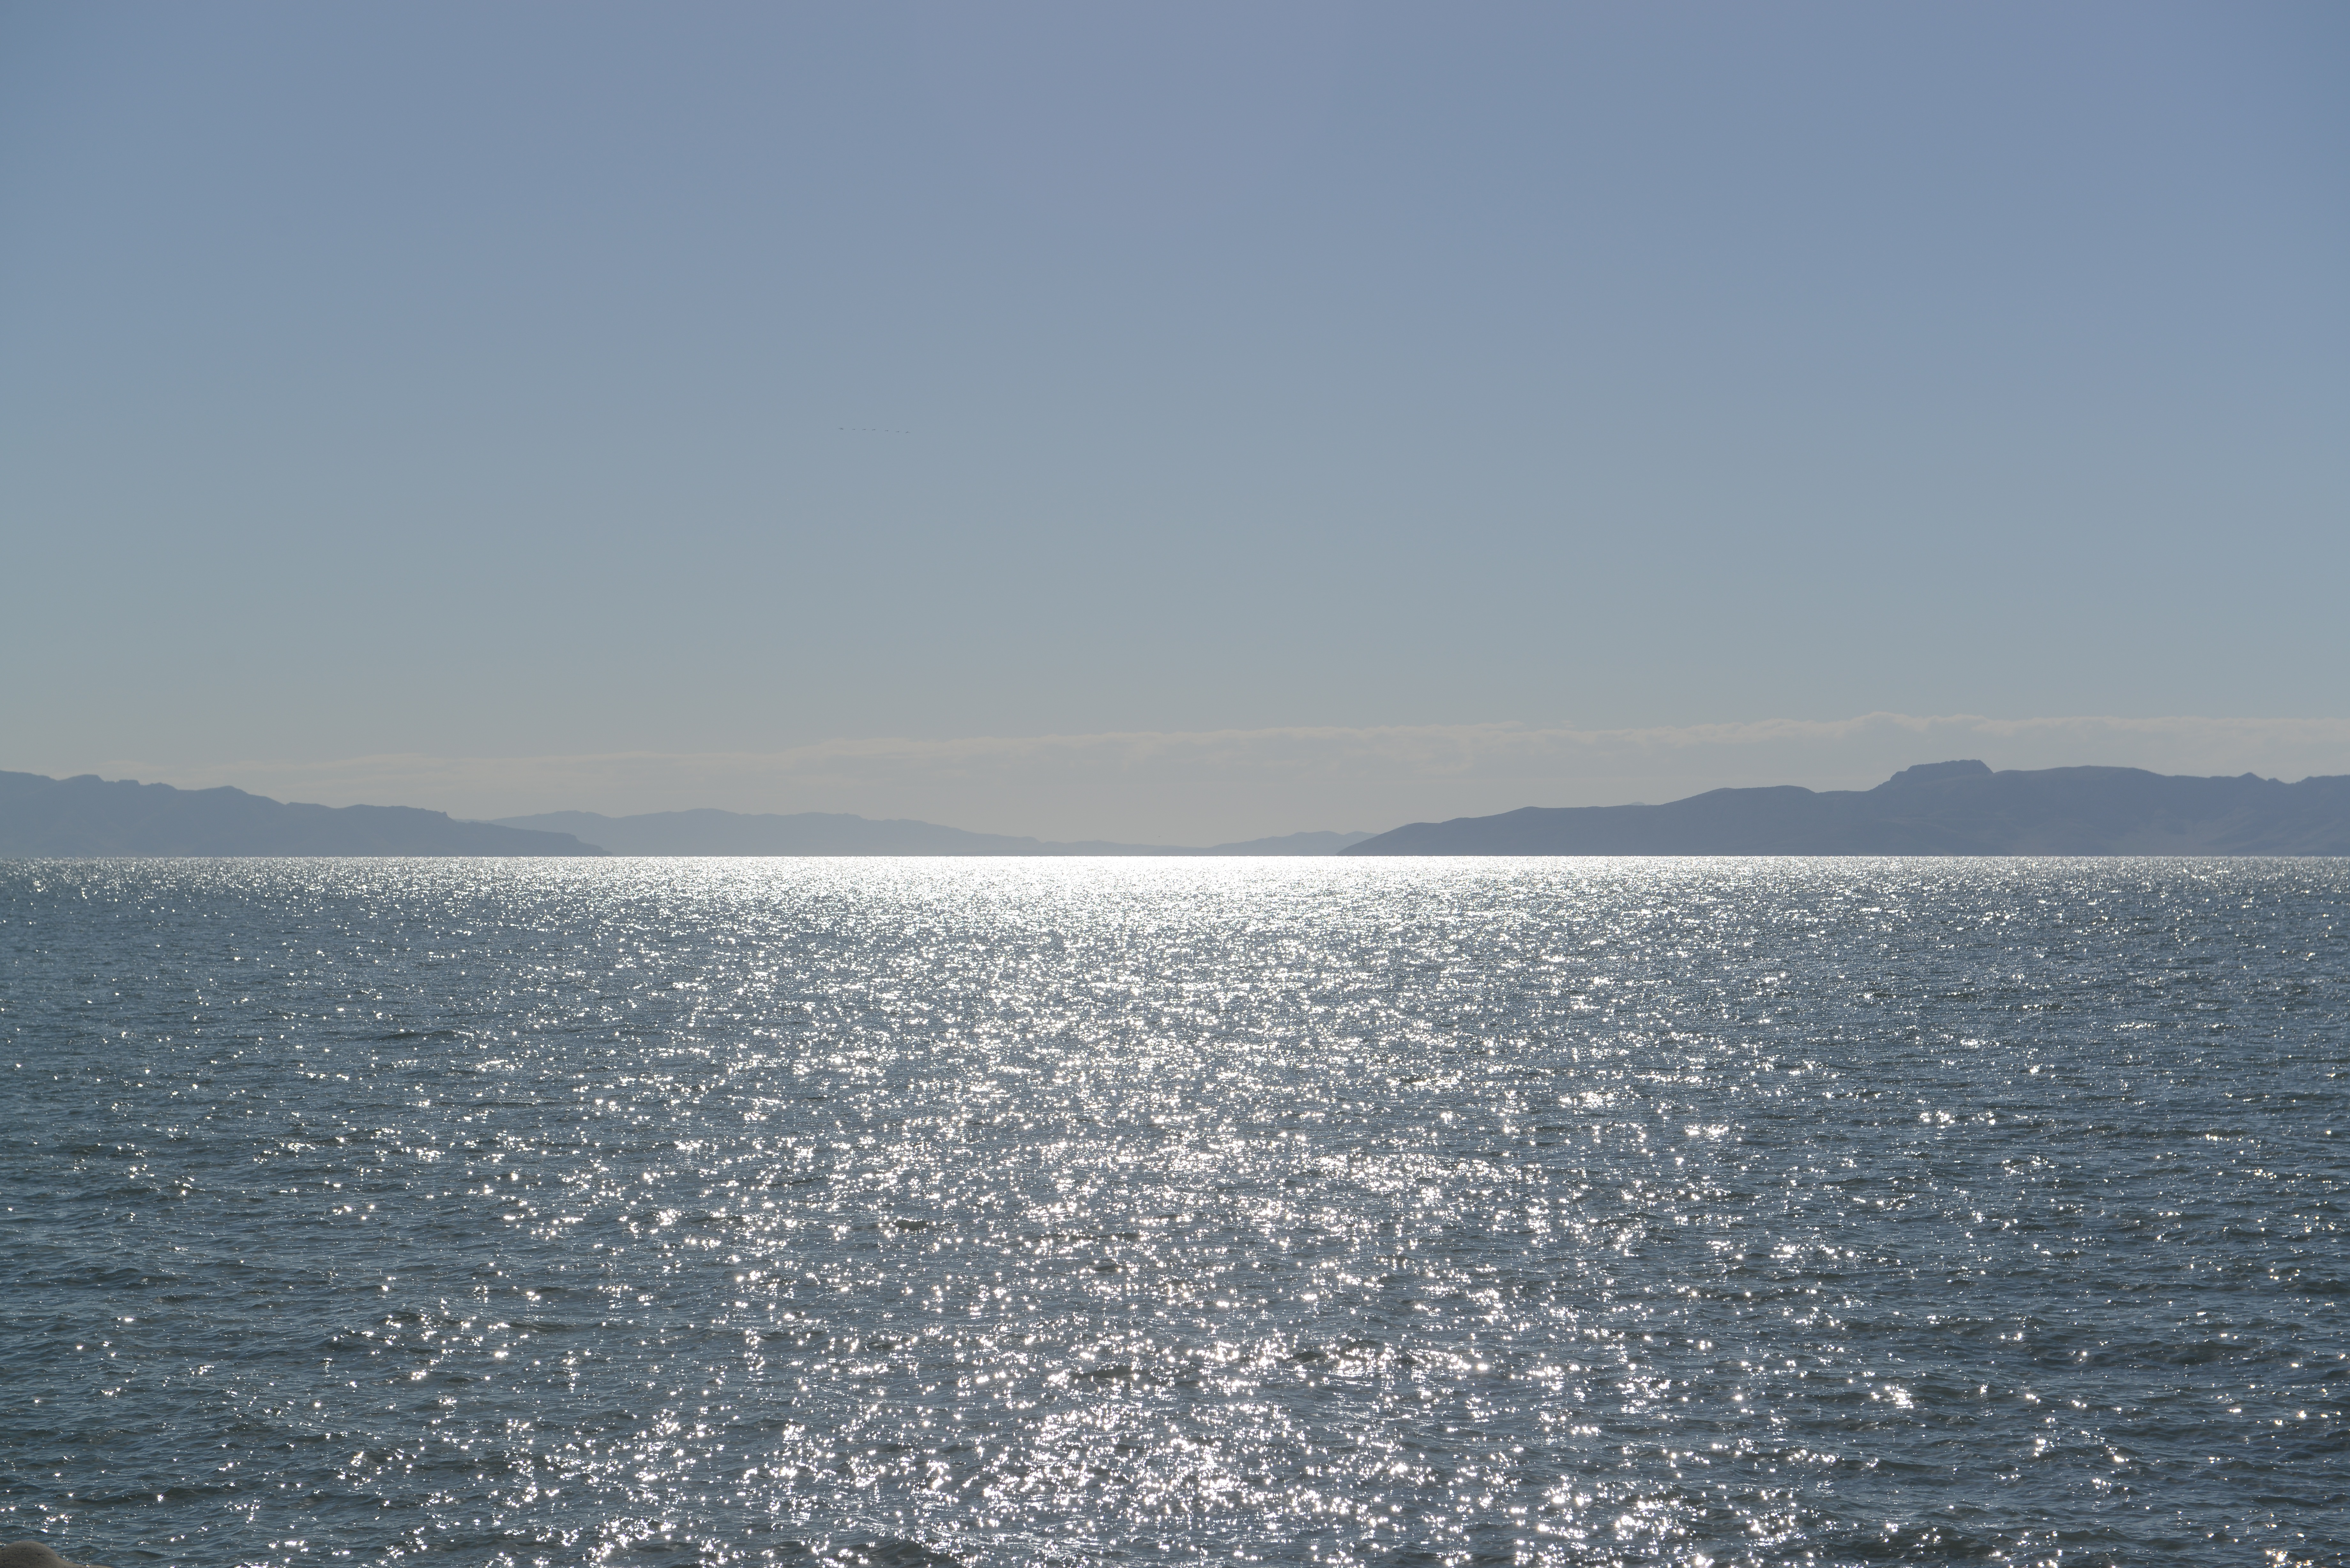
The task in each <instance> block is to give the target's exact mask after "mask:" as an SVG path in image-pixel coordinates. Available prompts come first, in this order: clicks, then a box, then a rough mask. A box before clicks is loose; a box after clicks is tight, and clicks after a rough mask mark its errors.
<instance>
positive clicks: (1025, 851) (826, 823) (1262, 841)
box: [497, 810, 1370, 855]
mask: <svg viewBox="0 0 2350 1568" xmlns="http://www.w3.org/2000/svg"><path fill="white" fill-rule="evenodd" d="M497 826H501V827H519V828H528V829H532V830H534V831H538V832H552V833H564V834H569V835H571V836H574V837H576V838H578V839H581V840H583V841H585V842H587V843H591V844H595V845H598V846H601V847H603V848H605V849H608V850H609V851H611V852H612V853H613V854H615V855H1336V854H1337V853H1338V852H1339V851H1340V850H1342V849H1344V848H1346V847H1347V846H1348V845H1350V844H1359V843H1361V842H1362V841H1363V840H1364V839H1367V838H1368V837H1369V836H1370V835H1369V834H1367V833H1292V834H1288V835H1286V836H1283V837H1280V838H1252V839H1248V840H1246V841H1245V842H1243V843H1239V844H1219V845H1216V846H1213V847H1211V848H1207V849H1196V848H1189V847H1185V846H1178V845H1168V844H1110V843H1106V842H1102V841H1098V840H1087V841H1084V842H1080V843H1073V844H1057V843H1053V842H1050V841H1048V840H1045V839H1037V838H1013V837H1009V836H1005V835H1003V834H1000V833H967V832H965V831H964V830H963V829H962V828H960V827H941V826H938V825H937V824H936V823H931V822H914V821H911V820H909V819H906V818H893V819H890V820H887V821H881V822H875V821H872V820H870V819H869V818H867V817H862V816H846V815H840V814H838V813H837V812H826V811H802V812H794V813H792V814H790V815H773V814H763V815H744V814H742V813H738V812H732V811H707V810H704V811H656V812H651V813H649V814H647V815H642V816H599V815H597V814H596V813H594V812H592V811H550V812H543V813H541V814H540V815H536V816H507V817H501V818H499V819H498V823H497Z"/></svg>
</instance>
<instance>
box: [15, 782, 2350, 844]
mask: <svg viewBox="0 0 2350 1568" xmlns="http://www.w3.org/2000/svg"><path fill="white" fill-rule="evenodd" d="M603 854H615V855H645V856H795V855H801V856H847V855H914V856H1016V855H1037V856H1072V855H1121V856H1138V855H1142V856H1147V855H1166V856H1196V855H1237V856H1300V855H1305V856H1315V855H1336V854H1346V855H2230V856H2242V855H2350V776H2335V777H2321V778H2309V779H2303V780H2302V781H2301V782H2300V783H2298V784H2281V783H2279V782H2278V781H2276V780H2274V779H2263V778H2260V777H2257V776H2255V775H2253V774H2243V775H2241V776H2240V777H2236V778H2188V777H2177V776H2170V775H2165V774H2152V773H2147V772H2145V771H2143V770H2140V769H2137V768H2043V769H2036V770H2028V771H2027V770H2011V771H2009V772H2004V773H1993V772H1992V771H1991V769H1990V768H1989V767H1987V766H1985V765H1984V764H1983V763H1980V762H1953V763H1928V764H1924V765H1921V766H1918V767H1913V768H1909V769H1907V770H1905V771H1903V772H1902V773H1900V774H1896V775H1895V776H1894V777H1892V778H1891V779H1888V780H1887V781H1886V782H1885V783H1884V784H1879V785H1877V787H1876V788H1875V789H1871V790H1830V791H1813V790H1807V789H1802V788H1798V787H1796V786H1794V785H1781V786H1776V787H1770V788H1762V789H1721V790H1712V791H1710V792H1708V793H1706V794H1700V795H1693V796H1690V798H1689V799H1686V800H1679V801H1673V802H1670V803H1669V804H1667V805H1616V806H1580V807H1541V806H1529V807H1527V808H1525V809H1523V810H1521V811H1513V812H1504V813H1503V814H1501V815H1495V816H1480V817H1461V818H1457V819H1455V820H1453V821H1451V822H1443V823H1425V822H1423V823H1413V824H1411V825H1409V826H1404V827H1399V828H1397V829H1395V830H1394V831H1393V832H1390V833H1384V834H1379V835H1377V836H1371V835H1367V834H1361V833H1330V832H1312V833H1296V834H1290V835H1286V836H1281V837H1275V838H1263V839H1253V840H1250V841H1248V842H1245V843H1239V844H1223V845H1215V846H1209V847H1205V848H1200V847H1192V846H1175V845H1136V844H1112V843H1095V842H1081V843H1055V842H1050V841H1045V840H1038V839H1034V838H1023V837H1013V836H1005V835H1001V834H987V833H972V832H967V831H965V830H963V829H961V828H954V827H943V826H938V825H936V824H933V823H927V822H914V821H907V820H892V821H880V822H877V821H872V820H869V819H868V818H865V817H861V816H852V815H842V814H837V813H827V812H801V813H796V814H791V815H743V814H739V813H734V812H724V811H677V812H656V813H650V814H648V815H639V816H623V817H609V816H599V815H596V814H594V813H592V812H550V813H546V814H543V815H536V816H520V817H509V818H506V819H504V820H503V821H500V822H486V823H485V822H464V821H460V820H458V819H456V818H453V817H451V816H449V815H446V814H445V813H442V812H437V811H422V810H419V809H416V808H414V807H411V806H378V805H353V806H342V807H329V806H323V805H287V804H284V803H281V802H278V801H274V800H270V799H268V798H266V797H265V796H262V795H255V794H246V793H245V792H244V791H243V790H236V789H227V788H222V789H206V790H182V789H175V788H173V787H172V786H171V785H169V784H138V783H134V782H132V781H130V780H120V781H111V782H109V781H106V780H101V779H99V778H97V777H94V776H91V775H87V774H85V775H82V776H80V777H77V778H70V779H53V778H47V777H44V776H43V775H40V774H17V773H0V856H5V857H94V856H281V855H282V856H366V855H379V856H548V855H567V856H577V855H603Z"/></svg>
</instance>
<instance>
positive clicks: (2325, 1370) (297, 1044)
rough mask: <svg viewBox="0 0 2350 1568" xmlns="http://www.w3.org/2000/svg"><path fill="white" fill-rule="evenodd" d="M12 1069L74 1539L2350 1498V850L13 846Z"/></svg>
mask: <svg viewBox="0 0 2350 1568" xmlns="http://www.w3.org/2000/svg"><path fill="white" fill-rule="evenodd" d="M0 1054H5V1059H0V1071H4V1072H5V1105H6V1119H5V1128H6V1132H7V1145H8V1158H7V1159H6V1160H5V1162H0V1262H5V1271H6V1272H5V1291H0V1393H5V1411H6V1417H7V1418H6V1425H5V1429H0V1540H10V1539H16V1538H19V1537H23V1536H38V1537H40V1538H42V1539H45V1540H47V1541H49V1542H52V1543H53V1544H55V1545H57V1547H58V1548H59V1549H60V1550H62V1551H64V1552H66V1554H67V1555H68V1556H72V1557H88V1558H90V1559H92V1560H95V1561H97V1562H100V1563H109V1564H113V1565H114V1568H126V1565H128V1564H135V1563H172V1564H190V1565H203V1564H261V1563H271V1564H277V1563H286V1564H292V1563H337V1562H354V1563H386V1562H396V1561H406V1560H408V1559H410V1558H411V1557H416V1558H423V1559H425V1560H428V1561H432V1562H448V1563H463V1564H476V1563H498V1564H522V1563H531V1564H537V1563H546V1564H573V1563H615V1564H622V1563H625V1564H646V1565H659V1564H669V1563H678V1564H684V1563H770V1562H773V1563H814V1562H816V1561H826V1562H839V1563H894V1564H923V1563H946V1562H954V1563H969V1564H1012V1563H1066V1564H1095V1563H1101V1564H1108V1563H1204V1562H1209V1561H1214V1562H1219V1563H1224V1562H1232V1563H1399V1564H1401V1563H1446V1564H1453V1563H1459V1564H1470V1563H1477V1564H1498V1563H1561V1564H1584V1563H1594V1564H1596V1563H1687V1564H1692V1565H1694V1564H1704V1563H1714V1564H1733V1563H1735V1564H1748V1563H1752V1564H1764V1563H1773V1564H1776V1563H1809V1564H1823V1565H1824V1564H1836V1563H1891V1562H1919V1563H1948V1562H1982V1563H2015V1564H2023V1563H2064V1564H2098V1563H2111V1564H2140V1563H2151V1562H2156V1561H2162V1562H2175V1563H2214V1564H2218V1563H2340V1562H2342V1561H2344V1558H2345V1552H2350V1410H2345V1395H2350V1322H2345V1305H2350V1238H2345V1221H2350V1211H2345V1203H2350V1079H2345V1071H2350V862H2343V861H2300V862H2293V861H2261V862H2253V861H2237V862H2223V861H2146V860H2105V861H2053V862H2051V861H2043V862H2025V861H1950V860H1910V861H1901V860H1877V861H1804V860H1692V861H1662V862H1655V861H1651V862H1639V861H1555V860H1554V861H1542V860H1459V861H1388V860H1381V861H1368V862H1355V861H1267V860H1255V861H1205V860H1098V861H1085V860H1074V861H1073V860H1060V859H1055V860H985V861H972V860H961V861H955V860H862V861H859V860H776V861H676V860H670V861H659V860H620V861H602V862H527V861H525V862H515V861H504V862H499V861H471V862H465V861H394V860H379V861H209V862H207V861H170V862H155V861H149V862H134V861H88V862H32V863H26V862H16V863H11V864H7V865H0Z"/></svg>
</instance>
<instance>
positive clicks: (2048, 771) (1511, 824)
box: [1344, 762, 2350, 855]
mask: <svg viewBox="0 0 2350 1568" xmlns="http://www.w3.org/2000/svg"><path fill="white" fill-rule="evenodd" d="M1344 853H1346V854H1348V855H2350V776H2336V777H2331V778H2310V779H2303V780H2302V781H2301V782H2300V783H2299V784H2280V783H2278V782H2277V781H2276V780H2274V779H2264V778H2260V777H2257V776H2255V775H2253V774H2244V775H2242V776H2241V777H2240V778H2213V779H2205V778H2181V777H2174V776H2170V775H2167V774H2150V773H2147V772H2144V771H2143V770H2141V769H2138V768H2041V769H2036V770H2031V771H2011V772H2007V773H1993V772H1992V771H1991V769H1990V768H1988V767H1986V766H1985V765H1984V764H1983V763H1979V762H1955V763H1926V764H1924V765H1922V766H1919V767H1914V768H1908V769H1906V770H1904V771H1903V772H1901V773H1898V774H1894V775H1893V777H1891V778H1890V779H1887V781H1886V782H1885V783H1883V784H1878V785H1877V787H1876V788H1875V789H1871V790H1829V791H1825V792H1822V793H1814V792H1813V791H1811V790H1807V789H1799V788H1797V787H1795V786H1794V785H1792V784H1783V785H1779V786H1777V787H1775V788H1770V789H1718V790H1711V791H1709V792H1708V793H1706V794H1698V795H1691V796H1690V797H1689V798H1688V799H1687V800H1677V801H1673V802H1671V803H1670V804H1669V805H1593V806H1559V807H1544V806H1528V807H1526V808H1525V809H1524V810H1523V811H1510V812H1503V814H1501V815H1498V816H1463V817H1456V818H1454V819H1453V820H1452V821H1451V822H1415V823H1413V824H1411V825H1410V826H1408V827H1399V828H1397V829H1396V830H1395V831H1394V832H1392V833H1382V834H1380V835H1378V836H1377V837H1375V838H1367V839H1365V840H1364V841H1363V842H1361V843H1360V844H1357V845H1355V846H1353V847H1352V848H1349V849H1347V850H1346V851H1344Z"/></svg>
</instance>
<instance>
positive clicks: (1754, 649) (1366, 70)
mask: <svg viewBox="0 0 2350 1568" xmlns="http://www.w3.org/2000/svg"><path fill="white" fill-rule="evenodd" d="M2345 80H2350V11H2345V9H2344V8H2342V7H2340V6H2339V5H2322V4H2321V5H2291V4H2276V5H2251V6H2242V5H2238V6H2219V5H2168V4H2158V3H2145V0H2132V3H2129V4H2117V5H2103V4H2088V3H2084V4H2064V5H2047V4H2044V3H2034V4H2029V5H2002V4H1996V3H1992V4H1979V5H1965V6H1928V5H1900V4H1881V3H1871V4H1851V5H1805V4H1790V5H1772V6H1751V5H1731V4H1726V3H1725V4H1717V5H1674V4H1661V5H1551V4H1544V5H1523V6H1521V5H1499V4H1495V5H1470V6H1443V7H1438V6H1428V5H1376V4H1367V5H1343V6H1340V5H1315V4H1307V3H1296V4H1283V5H1262V4H1253V5H1216V4H1187V5H1180V6H1179V5H1159V6H1142V5H1118V4H1087V5H1023V4H991V5H983V6H972V5H899V4H886V3H885V4H873V5H854V6H852V5H764V4H762V5H716V4H687V5H662V6H653V5H596V4H574V5H552V4H523V3H515V4H506V5H435V4H429V3H421V4H406V5H398V6H388V5H387V6H313V5H291V4H288V5H250V4H241V3H237V0H224V3H221V4H214V5H204V6H167V5H108V4H104V3H98V4H71V5H68V4H62V3H49V0H43V3H37V4H32V3H26V0H0V232H5V244H0V593H5V601H0V602H5V606H6V610H5V615H0V768H8V769H15V770H19V771H29V772H40V773H48V774H59V775H63V774H76V773H86V772H94V773H99V774H104V775H105V776H108V777H117V776H131V777H140V778H145V779H151V780H161V781H163V782H169V783H175V784H188V785H201V784H222V783H229V784H240V785H242V786H243V787H246V788H252V789H256V790H260V791H262V792H263V793H270V794H279V795H280V796H282V797H288V798H299V799H310V800H323V801H326V802H327V803H328V804H348V803H350V802H352V801H357V800H373V801H376V802H378V803H380V804H400V805H425V806H433V807H438V808H441V809H446V810H452V811H454V812H457V813H458V814H460V815H483V816H488V815H516V814H521V813H525V812H535V811H546V810H557V809H588V810H602V811H607V812H624V811H643V810H660V809H674V808H681V807H688V806H697V805H716V806H723V807H726V808H729V809H734V810H773V811H792V810H807V809H822V810H841V811H858V812H861V813H863V814H864V815H919V816H924V817H927V818H928V819H930V820H934V821H943V822H948V823H951V824H953V825H955V826H964V827H970V828H975V829H982V830H988V831H1000V832H1019V833H1034V834H1038V835H1040V836H1047V837H1064V838H1073V837H1092V836H1099V837H1111V838H1120V839H1127V840H1131V841H1144V842H1214V841H1219V840H1230V839H1237V838H1242V837H1248V836H1257V835H1260V834H1271V833H1280V832H1289V831H1296V830H1303V829H1309V828H1342V829H1343V828H1359V829H1374V830H1375V829H1380V828H1385V827H1388V826H1395V825H1396V823H1398V822H1400V821H1405V820H1413V819H1419V818H1430V817H1443V816H1450V815H1462V814H1464V813H1466V812H1471V811H1486V810H1503V809H1508V808H1510V807H1513V806H1517V805H1587V804H1606V803H1608V802H1612V801H1617V800H1626V799H1664V798H1671V797H1673V796H1675V795H1677V794H1688V793H1692V792H1693V791H1694V790H1695V789H1700V788H1706V787H1712V786H1713V785H1716V784H1769V783H1798V784H1812V785H1814V786H1815V787H1851V786H1855V785H1860V786H1865V785H1866V784H1871V783H1874V782H1876V780H1877V778H1881V777H1883V776H1884V775H1885V774H1887V773H1889V772H1890V771H1892V769H1893V768H1895V767H1898V766H1902V765H1907V764H1908V763H1912V762H1919V761H1933V760H1939V759H1940V756H1942V755H1946V754H1948V755H1981V756H1983V757H1984V758H1985V760H1987V761H1990V762H1991V763H1992V764H1993V765H1994V766H2044V765H2055V764H2057V763H2128V764H2130V765H2141V766H2152V767H2157V768H2159V769H2162V770H2163V771H2178V772H2190V771H2191V772H2209V773H2230V774H2232V773H2239V772H2244V771H2256V772H2262V773H2264V774H2274V775H2276V776H2284V777H2298V776H2302V775H2303V774H2308V773H2344V772H2350V697H2345V674H2350V656H2346V655H2345V648H2350V640H2346V639H2345V637H2344V634H2343V630H2342V626H2343V619H2344V617H2343V610H2342V586H2343V584H2344V582H2345V580H2350V525H2345V524H2350V458H2346V457H2345V453H2350V441H2345V436H2350V288H2345V286H2344V280H2345V278H2350V199H2345V198H2350V93H2345V91H2344V90H2343V87H2342V84H2343V83H2344V82H2345ZM1928 753H1934V754H1931V755H1929V754H1928Z"/></svg>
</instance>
